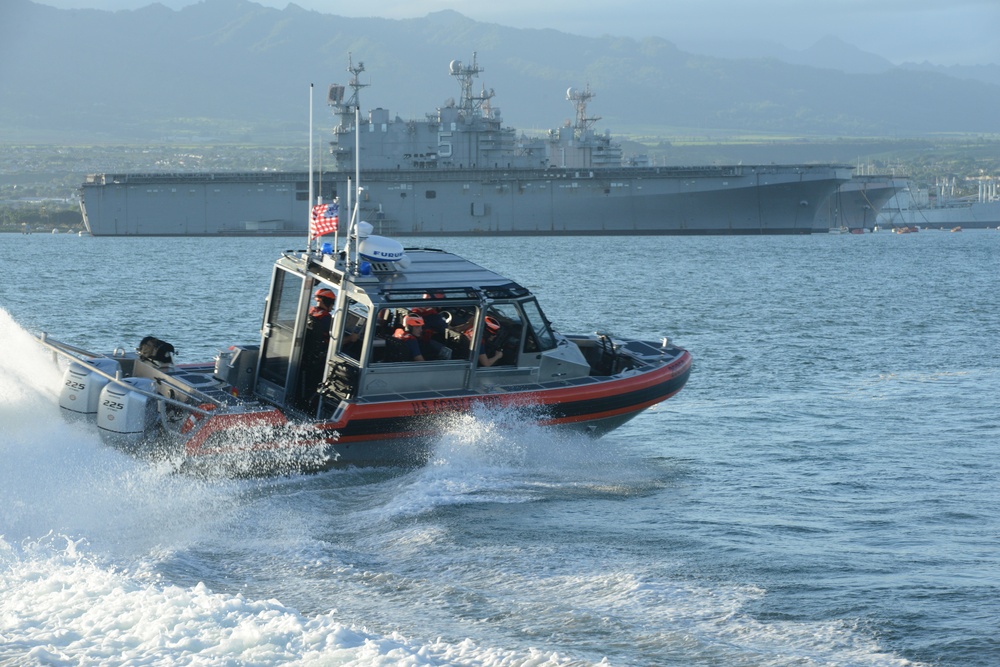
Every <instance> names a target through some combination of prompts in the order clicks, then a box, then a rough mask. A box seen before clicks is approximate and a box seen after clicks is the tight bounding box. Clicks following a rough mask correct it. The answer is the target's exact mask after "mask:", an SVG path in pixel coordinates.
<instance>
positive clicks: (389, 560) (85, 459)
mask: <svg viewBox="0 0 1000 667" xmlns="http://www.w3.org/2000/svg"><path fill="white" fill-rule="evenodd" d="M529 241H530V242H531V243H532V246H531V250H530V251H526V250H525V248H526V244H527V243H528V242H529ZM408 243H414V242H412V241H408ZM426 244H427V245H431V246H435V247H447V248H448V249H450V250H454V251H456V252H459V253H460V254H464V255H466V256H468V257H470V258H471V259H473V260H475V261H478V262H480V263H482V264H484V265H486V266H489V267H491V268H494V269H497V270H499V271H501V272H503V273H506V274H508V275H510V276H512V277H513V278H515V279H518V280H520V281H521V282H523V283H524V284H526V285H527V286H529V287H530V288H531V289H533V290H534V291H536V292H537V293H538V294H539V295H540V298H541V300H542V303H543V306H544V307H545V308H546V311H547V314H548V315H549V318H550V319H551V320H552V321H553V322H554V323H555V325H556V326H557V328H559V329H560V330H563V331H567V332H571V331H593V330H596V329H602V330H611V331H613V332H615V333H618V334H622V335H644V336H653V337H659V336H661V335H669V336H670V337H671V338H672V339H673V340H674V341H676V342H677V343H679V344H681V345H682V346H685V347H687V348H689V349H690V350H691V351H692V352H693V354H694V357H695V369H694V372H693V373H692V376H691V380H690V382H689V384H688V386H687V387H686V388H685V389H684V390H683V391H682V392H681V393H680V394H679V395H678V396H677V397H675V398H674V399H672V400H670V401H668V402H667V403H665V404H662V405H660V406H657V407H655V408H654V409H651V410H649V411H647V412H646V413H644V414H643V415H641V416H640V417H638V418H637V419H635V420H633V421H632V422H631V423H629V424H627V425H626V426H625V427H623V428H621V429H620V430H618V431H616V432H614V433H612V434H610V435H608V436H606V437H604V438H603V439H601V440H597V441H590V440H587V439H585V438H581V437H577V436H566V435H562V436H555V435H553V434H552V433H550V432H549V431H544V430H538V429H537V428H532V427H524V426H521V425H519V424H518V422H517V416H516V415H512V414H504V413H489V412H483V413H480V414H476V415H473V416H470V417H468V418H465V419H457V420H455V422H454V424H452V425H451V427H450V428H449V429H448V430H447V432H444V433H442V435H441V437H440V442H439V443H438V447H437V450H436V454H435V456H434V458H433V461H432V462H431V463H430V464H429V465H427V466H426V467H424V468H420V469H416V470H392V469H377V470H356V469H355V470H339V471H331V472H329V473H324V474H321V475H313V476H296V477H288V478H280V479H266V480H250V481H245V480H244V481H234V480H227V479H190V478H187V477H183V476H176V475H172V474H170V473H169V471H167V470H165V469H159V468H157V467H155V466H150V465H149V464H144V463H140V462H138V461H135V460H133V459H130V458H129V457H127V456H124V455H121V454H119V453H117V452H115V451H112V450H109V449H107V448H105V447H103V446H102V445H101V444H100V442H99V440H98V438H97V436H96V435H94V434H93V433H91V432H90V431H88V430H86V429H84V428H81V427H79V426H75V425H71V424H67V423H64V422H63V421H62V420H61V418H60V417H59V414H58V408H57V407H56V390H57V388H58V386H59V382H60V375H59V373H58V372H56V371H55V370H54V368H53V365H52V363H51V360H50V357H49V355H48V354H47V353H45V352H43V351H42V350H41V349H40V348H39V347H38V346H37V345H35V344H34V343H33V342H32V341H31V339H30V333H34V332H37V331H41V330H45V331H48V332H49V333H50V334H51V335H52V336H53V337H55V338H58V339H60V340H65V341H68V342H73V343H78V344H80V345H83V346H84V347H91V348H97V349H101V350H110V349H113V348H115V347H119V346H121V347H129V348H130V347H134V346H135V345H136V344H137V343H138V341H139V339H140V338H141V337H143V336H145V335H148V334H152V335H156V336H158V337H160V338H163V339H165V340H167V341H170V342H171V343H173V344H174V345H175V346H176V347H177V348H178V349H179V351H180V357H179V358H180V360H181V361H194V360H199V359H210V358H211V357H212V356H213V355H214V353H215V351H216V350H218V349H220V348H223V347H225V346H227V345H229V344H231V343H237V342H249V341H252V340H254V338H255V336H256V334H255V332H256V330H257V329H258V327H259V325H260V319H261V305H262V301H263V298H264V294H265V291H266V289H267V280H268V271H269V269H270V264H271V262H272V261H273V259H274V257H275V256H276V254H277V252H278V251H279V250H281V249H285V248H287V247H290V246H295V245H296V243H295V242H294V241H291V240H288V239H278V240H273V239H271V240H267V239H93V238H79V237H71V236H51V235H32V236H20V235H16V236H15V235H4V236H0V267H2V269H3V275H4V280H3V282H2V284H0V308H2V310H0V341H3V344H2V346H0V424H2V426H3V428H2V434H0V456H2V460H3V464H2V466H0V664H7V663H13V664H19V665H20V664H27V665H34V664H45V665H48V664H56V665H78V664H86V665H91V664H120V663H126V664H171V665H175V664H181V665H184V664H192V665H233V664H256V665H277V664H286V663H288V664H302V665H319V664H322V665H340V664H343V665H399V664H405V665H445V664H448V665H451V664H458V665H504V666H508V665H597V664H608V665H636V666H639V665H727V666H728V665H736V666H741V665H746V666H751V665H752V666H755V667H757V666H761V665H765V666H778V665H781V666H785V665H788V666H791V665H794V666H797V667H798V666H812V665H893V666H895V665H940V666H948V665H955V666H959V665H961V666H963V667H965V666H977V665H981V666H990V665H996V664H1000V641H998V639H997V636H998V634H1000V632H998V630H1000V628H998V624H1000V622H998V620H997V619H1000V574H998V573H1000V542H998V538H1000V512H998V509H1000V490H998V489H1000V485H998V477H1000V474H998V473H1000V457H998V450H1000V426H998V424H1000V420H998V418H997V407H998V403H997V398H996V397H997V395H998V391H1000V352H998V350H1000V345H998V343H997V341H998V340H1000V307H998V305H997V304H998V299H997V296H996V276H997V275H998V269H1000V232H996V231H966V232H963V233H961V234H949V233H945V232H921V233H920V234H910V235H906V236H893V235H889V234H875V235H867V236H863V237H858V236H853V235H850V236H847V235H844V236H838V235H817V236H811V237H795V238H791V237H790V238H738V237H731V238H730V237H722V238H648V237H643V238H639V239H636V240H634V241H633V240H629V239H597V238H594V239H591V238H586V239H552V238H541V239H530V240H529V239H450V240H433V241H427V242H426Z"/></svg>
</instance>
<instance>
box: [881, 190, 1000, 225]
mask: <svg viewBox="0 0 1000 667" xmlns="http://www.w3.org/2000/svg"><path fill="white" fill-rule="evenodd" d="M976 181H978V182H977V183H975V185H977V186H978V188H977V189H978V191H977V192H976V194H974V195H971V196H967V197H959V196H955V194H954V192H955V187H956V184H955V180H954V179H947V180H944V181H942V182H941V183H939V184H938V185H937V187H936V188H934V190H933V192H932V191H929V190H927V189H925V188H920V187H917V186H916V184H912V183H911V184H909V185H908V186H907V187H905V188H903V189H902V190H900V191H899V192H898V193H897V194H896V195H895V196H894V197H892V198H891V199H890V200H889V201H888V202H887V203H886V204H885V206H884V207H883V208H882V211H881V212H880V213H879V216H878V224H879V226H880V227H885V228H888V227H892V228H898V227H917V226H920V227H924V228H931V229H952V228H954V227H963V228H966V229H988V228H990V227H996V226H1000V190H998V187H997V186H998V183H997V181H996V180H991V179H979V178H977V179H976Z"/></svg>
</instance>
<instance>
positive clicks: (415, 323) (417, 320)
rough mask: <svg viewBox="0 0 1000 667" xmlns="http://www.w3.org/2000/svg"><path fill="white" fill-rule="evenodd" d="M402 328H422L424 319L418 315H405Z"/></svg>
mask: <svg viewBox="0 0 1000 667" xmlns="http://www.w3.org/2000/svg"><path fill="white" fill-rule="evenodd" d="M403 326H404V327H422V326H424V318H422V317H420V316H419V315H407V316H406V317H404V318H403Z"/></svg>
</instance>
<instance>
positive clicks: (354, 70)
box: [326, 53, 370, 113]
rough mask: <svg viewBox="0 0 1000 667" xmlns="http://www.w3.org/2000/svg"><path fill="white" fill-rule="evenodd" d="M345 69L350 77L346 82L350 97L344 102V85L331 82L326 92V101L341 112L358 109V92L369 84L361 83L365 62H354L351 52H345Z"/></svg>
mask: <svg viewBox="0 0 1000 667" xmlns="http://www.w3.org/2000/svg"><path fill="white" fill-rule="evenodd" d="M347 71H348V72H350V73H351V78H350V80H349V81H348V82H347V85H348V86H350V88H351V97H350V99H348V100H347V103H346V104H345V103H344V86H342V85H340V84H336V83H334V84H331V85H330V91H329V92H328V93H327V97H326V101H327V104H329V105H330V106H332V107H339V111H340V112H341V113H353V112H354V111H355V110H358V111H360V109H361V100H360V96H359V93H360V92H361V89H362V88H367V87H368V86H369V85H370V84H367V83H361V77H360V74H361V73H362V72H364V71H365V64H364V63H363V62H361V61H360V60H359V61H358V64H357V65H355V64H354V59H353V58H352V57H351V54H349V53H348V54H347Z"/></svg>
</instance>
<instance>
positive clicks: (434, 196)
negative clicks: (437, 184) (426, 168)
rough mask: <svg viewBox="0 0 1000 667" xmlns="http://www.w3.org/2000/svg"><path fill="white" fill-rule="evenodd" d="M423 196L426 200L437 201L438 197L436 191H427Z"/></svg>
mask: <svg viewBox="0 0 1000 667" xmlns="http://www.w3.org/2000/svg"><path fill="white" fill-rule="evenodd" d="M424 196H425V197H427V198H428V199H437V196H438V194H437V190H428V191H427V192H425V193H424Z"/></svg>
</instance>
